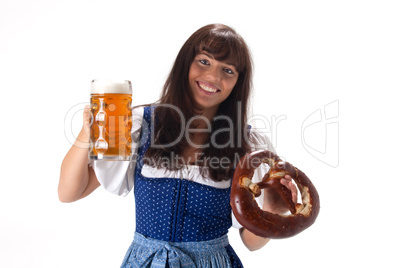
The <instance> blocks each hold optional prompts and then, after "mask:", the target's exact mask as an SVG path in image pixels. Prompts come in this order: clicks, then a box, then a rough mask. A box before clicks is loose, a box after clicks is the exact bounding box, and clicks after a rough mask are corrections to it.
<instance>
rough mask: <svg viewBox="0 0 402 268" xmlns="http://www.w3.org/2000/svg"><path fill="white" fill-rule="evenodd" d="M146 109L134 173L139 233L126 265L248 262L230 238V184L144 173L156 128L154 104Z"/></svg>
mask: <svg viewBox="0 0 402 268" xmlns="http://www.w3.org/2000/svg"><path fill="white" fill-rule="evenodd" d="M144 109H145V110H144V117H143V124H142V129H141V139H140V146H139V149H138V155H137V163H136V169H135V172H134V196H135V212H136V232H135V235H134V240H133V242H132V244H131V246H130V247H129V249H128V251H127V253H126V256H125V257H124V260H123V263H122V265H121V267H122V268H131V267H162V268H165V267H171V268H172V267H184V268H187V267H203V268H205V267H219V268H224V267H243V266H242V264H241V261H240V260H239V258H238V257H237V255H236V253H235V252H234V250H233V248H232V247H231V246H230V244H229V242H228V238H227V233H228V230H229V228H230V227H231V226H232V220H231V208H230V188H225V189H220V188H215V187H212V186H209V185H204V184H200V183H198V182H194V181H191V180H188V179H183V178H149V177H144V176H143V175H142V173H141V171H142V168H143V165H144V164H143V161H142V160H143V156H144V153H145V151H146V150H147V148H148V146H149V144H150V134H151V131H152V129H151V113H152V108H151V107H145V108H144Z"/></svg>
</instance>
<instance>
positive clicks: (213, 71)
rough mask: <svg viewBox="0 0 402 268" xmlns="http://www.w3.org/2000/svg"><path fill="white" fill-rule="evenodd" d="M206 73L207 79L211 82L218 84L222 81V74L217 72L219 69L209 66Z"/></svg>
mask: <svg viewBox="0 0 402 268" xmlns="http://www.w3.org/2000/svg"><path fill="white" fill-rule="evenodd" d="M207 72H208V73H207V77H208V78H209V79H211V81H216V82H218V81H220V80H221V79H222V74H221V73H220V72H219V68H218V67H216V66H211V68H209V69H208V71H207Z"/></svg>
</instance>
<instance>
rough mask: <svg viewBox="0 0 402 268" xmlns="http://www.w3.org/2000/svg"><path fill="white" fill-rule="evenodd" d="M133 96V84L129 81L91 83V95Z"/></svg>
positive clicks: (101, 80) (98, 80)
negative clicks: (113, 94)
mask: <svg viewBox="0 0 402 268" xmlns="http://www.w3.org/2000/svg"><path fill="white" fill-rule="evenodd" d="M105 93H115V94H131V93H132V88H131V82H130V81H129V80H108V79H95V80H92V82H91V94H105Z"/></svg>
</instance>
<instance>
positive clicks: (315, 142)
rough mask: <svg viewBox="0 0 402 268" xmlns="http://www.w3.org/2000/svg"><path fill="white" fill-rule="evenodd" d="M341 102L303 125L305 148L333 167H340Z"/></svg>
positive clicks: (317, 113) (308, 119)
mask: <svg viewBox="0 0 402 268" xmlns="http://www.w3.org/2000/svg"><path fill="white" fill-rule="evenodd" d="M338 119H339V100H335V101H333V102H330V103H328V104H327V105H325V106H324V107H323V108H321V109H317V110H316V111H314V112H313V113H312V114H310V115H309V116H308V117H307V118H306V119H305V120H304V121H303V124H302V128H301V141H302V144H303V147H304V148H305V149H306V151H307V152H309V153H310V154H311V155H312V156H313V157H315V158H316V159H318V160H319V161H321V162H323V163H325V164H327V165H329V166H331V167H338V165H339V120H338Z"/></svg>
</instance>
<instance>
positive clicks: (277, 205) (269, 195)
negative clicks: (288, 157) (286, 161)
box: [263, 175, 297, 214]
mask: <svg viewBox="0 0 402 268" xmlns="http://www.w3.org/2000/svg"><path fill="white" fill-rule="evenodd" d="M280 183H281V184H282V185H284V186H285V187H286V188H288V189H289V190H290V192H291V193H292V201H293V202H294V203H296V202H297V188H296V185H295V184H294V183H293V181H292V178H291V177H290V176H289V175H285V176H284V177H283V178H282V179H280ZM263 210H266V211H268V212H271V213H275V214H285V213H286V212H288V211H289V209H288V207H287V205H286V203H285V202H284V201H283V200H282V198H281V197H280V196H279V194H278V192H277V191H276V190H275V189H273V188H267V189H265V193H264V206H263Z"/></svg>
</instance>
